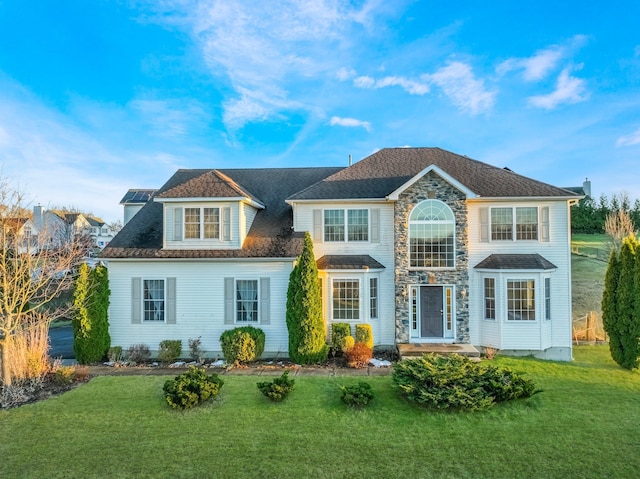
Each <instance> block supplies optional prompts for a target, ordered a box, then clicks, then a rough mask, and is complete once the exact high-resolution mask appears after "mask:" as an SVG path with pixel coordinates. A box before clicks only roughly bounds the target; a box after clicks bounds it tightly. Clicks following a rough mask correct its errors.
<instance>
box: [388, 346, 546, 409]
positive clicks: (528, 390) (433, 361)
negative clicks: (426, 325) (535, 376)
mask: <svg viewBox="0 0 640 479" xmlns="http://www.w3.org/2000/svg"><path fill="white" fill-rule="evenodd" d="M392 377H393V382H394V383H395V385H396V386H397V388H398V391H399V392H400V394H401V395H402V396H404V397H406V398H407V399H409V400H410V401H413V402H416V403H417V404H419V405H421V406H424V407H429V408H434V409H468V410H478V409H487V408H490V407H492V406H493V405H494V404H495V403H498V402H503V401H509V400H512V399H518V398H522V397H530V396H532V395H533V394H534V393H535V392H537V391H536V389H535V385H534V383H533V382H532V381H531V380H528V379H525V378H523V377H521V376H519V375H518V374H516V373H514V372H512V371H510V370H508V369H503V368H498V367H496V366H485V365H484V364H482V363H477V362H473V361H471V360H470V359H469V358H466V357H463V356H459V355H457V354H453V355H451V356H438V355H435V354H425V355H424V356H423V357H422V358H415V359H406V360H404V361H400V362H398V363H396V364H395V365H394V367H393V376H392Z"/></svg>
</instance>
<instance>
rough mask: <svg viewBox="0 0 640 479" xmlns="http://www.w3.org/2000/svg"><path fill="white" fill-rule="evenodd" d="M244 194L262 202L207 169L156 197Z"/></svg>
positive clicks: (225, 196)
mask: <svg viewBox="0 0 640 479" xmlns="http://www.w3.org/2000/svg"><path fill="white" fill-rule="evenodd" d="M237 196H245V197H247V198H251V199H253V200H256V201H258V202H259V203H262V202H261V201H260V200H259V199H258V198H256V197H255V196H254V195H252V194H251V193H249V192H247V191H246V190H244V189H243V188H242V187H241V186H240V185H238V184H237V183H236V182H235V181H233V179H231V178H229V177H228V176H227V175H225V174H224V173H222V172H220V171H218V170H207V171H206V172H204V173H202V174H201V175H199V176H196V177H194V178H192V179H190V180H188V181H185V182H184V183H180V184H179V185H177V186H174V187H173V188H170V189H168V190H164V191H161V192H159V193H158V194H156V198H233V197H237Z"/></svg>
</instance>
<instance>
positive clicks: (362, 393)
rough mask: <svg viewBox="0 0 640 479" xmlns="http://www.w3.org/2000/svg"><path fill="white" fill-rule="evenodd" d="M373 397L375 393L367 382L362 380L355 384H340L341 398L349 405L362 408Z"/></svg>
mask: <svg viewBox="0 0 640 479" xmlns="http://www.w3.org/2000/svg"><path fill="white" fill-rule="evenodd" d="M373 398H375V394H374V392H373V389H371V385H370V384H369V383H367V382H364V381H360V382H359V383H358V384H355V385H353V386H340V399H341V400H342V402H343V403H345V404H346V405H347V406H352V407H356V408H361V407H364V406H366V405H367V404H369V403H370V402H371V401H372V400H373Z"/></svg>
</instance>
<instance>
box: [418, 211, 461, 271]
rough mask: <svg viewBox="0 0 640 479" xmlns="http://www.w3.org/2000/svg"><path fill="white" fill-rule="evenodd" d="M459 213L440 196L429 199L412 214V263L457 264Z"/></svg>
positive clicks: (420, 266) (442, 266)
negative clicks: (456, 238) (456, 248)
mask: <svg viewBox="0 0 640 479" xmlns="http://www.w3.org/2000/svg"><path fill="white" fill-rule="evenodd" d="M455 232H456V224H455V216H454V214H453V211H451V208H449V206H447V205H446V204H445V203H443V202H442V201H439V200H425V201H423V202H421V203H419V204H418V205H416V206H415V208H413V210H412V211H411V214H410V215H409V266H410V267H411V268H453V267H454V266H455Z"/></svg>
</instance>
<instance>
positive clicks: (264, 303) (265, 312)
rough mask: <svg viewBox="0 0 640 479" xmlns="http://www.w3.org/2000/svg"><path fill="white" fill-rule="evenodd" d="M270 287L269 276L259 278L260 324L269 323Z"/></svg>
mask: <svg viewBox="0 0 640 479" xmlns="http://www.w3.org/2000/svg"><path fill="white" fill-rule="evenodd" d="M270 289H271V286H270V283H269V278H260V324H271V291H270Z"/></svg>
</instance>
